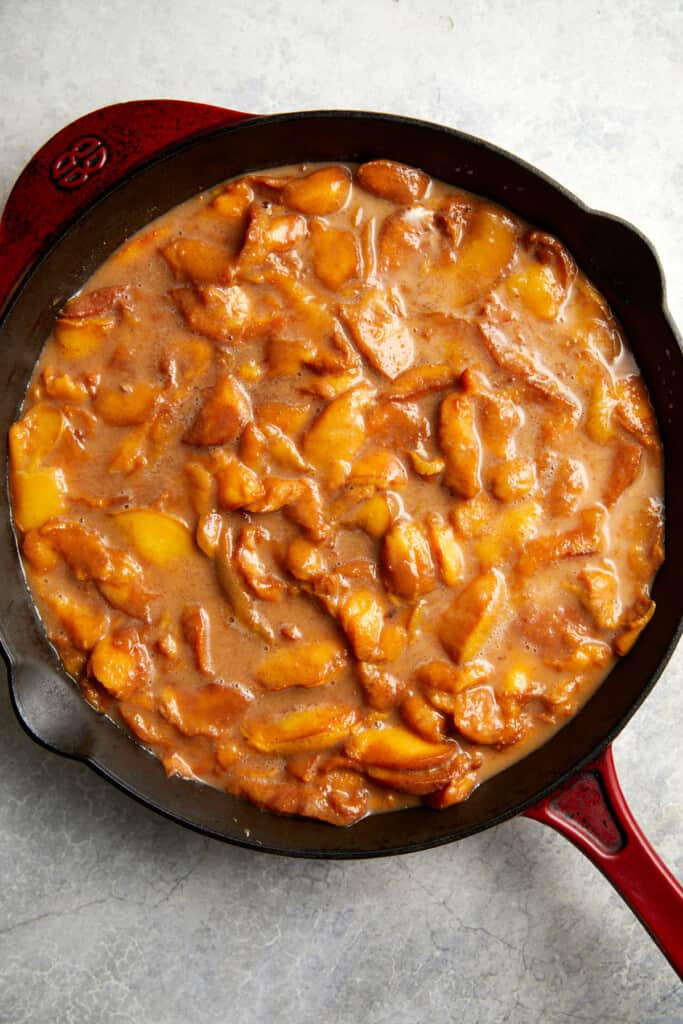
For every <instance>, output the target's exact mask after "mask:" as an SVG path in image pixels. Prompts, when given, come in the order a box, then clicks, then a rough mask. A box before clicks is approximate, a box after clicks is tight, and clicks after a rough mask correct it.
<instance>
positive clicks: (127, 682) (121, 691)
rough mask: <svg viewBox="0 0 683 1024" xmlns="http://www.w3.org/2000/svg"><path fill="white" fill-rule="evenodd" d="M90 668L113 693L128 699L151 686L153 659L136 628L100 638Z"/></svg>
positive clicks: (91, 658)
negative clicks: (148, 684) (144, 687)
mask: <svg viewBox="0 0 683 1024" xmlns="http://www.w3.org/2000/svg"><path fill="white" fill-rule="evenodd" d="M89 670H90V673H91V675H93V676H94V677H95V679H96V680H97V681H98V683H101V684H102V686H104V688H105V689H106V690H108V691H109V693H111V694H113V695H114V696H115V697H118V698H119V699H124V700H125V699H126V698H127V697H130V695H131V694H132V693H133V692H134V691H135V690H138V689H140V687H142V686H146V685H147V683H148V682H149V680H150V679H151V677H152V662H151V660H150V657H149V654H148V653H147V648H146V647H145V646H144V644H142V643H140V641H139V638H138V636H137V633H135V631H134V630H130V629H127V630H119V631H118V632H116V633H110V634H109V635H107V636H105V637H103V638H102V639H101V640H100V641H98V643H97V644H96V645H95V647H94V648H93V652H92V654H91V655H90V662H89Z"/></svg>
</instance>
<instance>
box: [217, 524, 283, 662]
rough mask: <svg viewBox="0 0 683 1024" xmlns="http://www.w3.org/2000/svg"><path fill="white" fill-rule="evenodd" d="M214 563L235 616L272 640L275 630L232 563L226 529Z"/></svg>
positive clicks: (230, 541) (247, 626)
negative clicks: (259, 608) (257, 605)
mask: <svg viewBox="0 0 683 1024" xmlns="http://www.w3.org/2000/svg"><path fill="white" fill-rule="evenodd" d="M214 565H215V567H216V579H217V580H218V585H219V587H220V588H221V590H222V591H223V594H224V596H225V597H226V598H227V600H228V602H229V604H230V607H231V608H232V610H233V612H234V614H235V618H236V619H237V620H238V621H239V622H241V623H242V625H243V626H245V627H246V628H247V629H249V630H251V632H252V633H255V634H256V635H257V636H260V637H262V638H263V639H264V640H267V641H269V642H272V641H273V640H274V639H275V631H274V630H273V627H272V626H271V624H270V622H268V620H267V619H266V618H265V616H263V615H262V614H261V612H260V611H259V610H258V608H257V607H256V604H255V603H254V600H253V598H252V597H251V596H250V594H248V592H247V590H246V585H245V582H244V579H243V577H242V575H241V574H240V573H239V572H238V571H237V569H236V567H235V565H234V564H233V559H232V535H231V533H230V531H229V530H227V529H226V530H223V531H222V533H221V536H220V539H219V541H218V547H217V549H216V555H215V558H214Z"/></svg>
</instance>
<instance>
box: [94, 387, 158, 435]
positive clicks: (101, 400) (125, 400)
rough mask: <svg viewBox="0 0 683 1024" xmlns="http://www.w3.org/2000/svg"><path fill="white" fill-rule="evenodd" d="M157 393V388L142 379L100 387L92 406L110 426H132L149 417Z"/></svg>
mask: <svg viewBox="0 0 683 1024" xmlns="http://www.w3.org/2000/svg"><path fill="white" fill-rule="evenodd" d="M157 394H158V391H157V389H156V388H155V387H152V385H151V384H146V383H144V381H141V382H140V383H138V384H130V385H125V386H121V387H105V388H100V390H99V391H98V392H97V395H96V396H95V400H94V402H93V408H94V410H95V412H96V414H97V415H98V416H99V417H100V418H101V419H103V420H104V422H105V423H108V424H109V425H110V426H113V427H132V426H135V425H136V424H138V423H144V422H145V421H146V420H147V419H149V416H150V413H151V412H152V407H153V405H154V402H155V399H156V397H157Z"/></svg>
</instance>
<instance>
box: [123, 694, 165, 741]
mask: <svg viewBox="0 0 683 1024" xmlns="http://www.w3.org/2000/svg"><path fill="white" fill-rule="evenodd" d="M119 713H120V715H121V718H122V719H123V720H124V722H125V723H126V725H127V726H128V728H129V729H130V731H131V732H132V733H133V734H134V735H135V736H137V738H138V739H139V740H142V742H143V743H148V744H149V745H150V746H155V747H162V748H163V747H170V746H171V745H172V744H174V743H176V742H177V739H178V734H177V733H176V731H175V729H173V727H172V726H171V725H169V724H168V722H166V721H164V719H163V718H162V717H161V715H159V714H157V712H156V711H153V710H150V709H149V708H145V707H141V706H140V704H138V703H137V702H136V701H134V700H124V701H121V703H120V704H119Z"/></svg>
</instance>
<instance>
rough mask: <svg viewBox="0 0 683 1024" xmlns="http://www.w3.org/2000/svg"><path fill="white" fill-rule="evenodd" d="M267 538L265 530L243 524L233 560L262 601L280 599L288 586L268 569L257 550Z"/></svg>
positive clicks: (265, 542) (267, 534) (266, 541)
mask: <svg viewBox="0 0 683 1024" xmlns="http://www.w3.org/2000/svg"><path fill="white" fill-rule="evenodd" d="M269 540H270V534H269V533H268V531H267V530H263V529H261V528H260V527H258V526H254V525H253V524H249V525H248V526H245V527H244V528H243V530H242V532H241V533H240V536H239V540H238V541H237V544H236V545H235V554H234V561H235V565H236V566H237V568H238V569H239V571H240V573H241V574H242V576H243V577H244V579H245V580H246V582H247V583H248V585H249V586H250V587H251V589H252V590H253V592H254V593H255V594H256V596H257V597H260V598H261V600H263V601H281V600H282V599H283V597H285V596H286V594H287V593H288V591H289V590H290V587H289V585H288V584H287V583H285V581H284V580H282V579H280V577H279V576H276V575H275V574H274V573H272V572H269V571H268V569H267V567H266V564H265V562H264V560H263V557H262V555H261V552H260V550H259V547H260V546H261V545H264V544H267V543H268V541H269Z"/></svg>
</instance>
